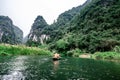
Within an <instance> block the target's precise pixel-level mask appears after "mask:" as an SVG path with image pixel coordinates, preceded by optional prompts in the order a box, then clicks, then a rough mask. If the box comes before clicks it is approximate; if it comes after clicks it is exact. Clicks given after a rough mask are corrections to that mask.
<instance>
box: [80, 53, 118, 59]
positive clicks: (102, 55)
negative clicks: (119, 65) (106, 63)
mask: <svg viewBox="0 0 120 80" xmlns="http://www.w3.org/2000/svg"><path fill="white" fill-rule="evenodd" d="M79 57H80V58H89V59H97V60H120V53H118V52H112V51H111V52H96V53H94V54H81V55H79Z"/></svg>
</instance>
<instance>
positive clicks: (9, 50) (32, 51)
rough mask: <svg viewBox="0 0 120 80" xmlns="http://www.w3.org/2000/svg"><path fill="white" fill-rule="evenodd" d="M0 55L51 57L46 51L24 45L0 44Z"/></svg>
mask: <svg viewBox="0 0 120 80" xmlns="http://www.w3.org/2000/svg"><path fill="white" fill-rule="evenodd" d="M0 55H51V52H50V51H49V50H47V49H40V48H37V47H27V46H25V45H9V44H0Z"/></svg>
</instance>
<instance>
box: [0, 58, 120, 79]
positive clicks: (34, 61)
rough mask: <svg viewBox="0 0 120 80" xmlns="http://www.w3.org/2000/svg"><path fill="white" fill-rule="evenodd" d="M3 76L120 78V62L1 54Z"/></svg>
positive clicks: (2, 77) (18, 77) (0, 73)
mask: <svg viewBox="0 0 120 80" xmlns="http://www.w3.org/2000/svg"><path fill="white" fill-rule="evenodd" d="M0 80H120V62H110V61H98V60H91V59H80V58H63V59H62V60H59V61H52V59H51V58H50V57H47V56H14V57H6V56H1V57H0Z"/></svg>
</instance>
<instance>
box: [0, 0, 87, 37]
mask: <svg viewBox="0 0 120 80" xmlns="http://www.w3.org/2000/svg"><path fill="white" fill-rule="evenodd" d="M85 1H86V0H0V15H5V16H9V17H10V18H11V19H12V20H13V23H14V24H15V25H16V26H18V27H19V28H21V29H22V30H23V32H24V36H26V35H27V34H28V33H29V31H30V28H31V25H32V24H33V22H34V20H35V18H36V17H37V16H38V15H42V16H43V17H44V18H45V20H46V21H47V23H48V24H51V23H52V22H53V21H54V20H55V19H57V17H58V15H59V14H60V13H63V12H64V11H66V10H68V9H71V8H72V7H76V6H78V5H81V4H83V3H84V2H85Z"/></svg>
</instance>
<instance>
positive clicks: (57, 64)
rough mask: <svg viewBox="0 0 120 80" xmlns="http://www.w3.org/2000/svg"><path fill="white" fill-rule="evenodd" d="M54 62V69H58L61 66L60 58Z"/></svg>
mask: <svg viewBox="0 0 120 80" xmlns="http://www.w3.org/2000/svg"><path fill="white" fill-rule="evenodd" d="M53 64H54V66H53V69H54V71H57V69H58V67H59V60H55V61H53Z"/></svg>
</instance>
